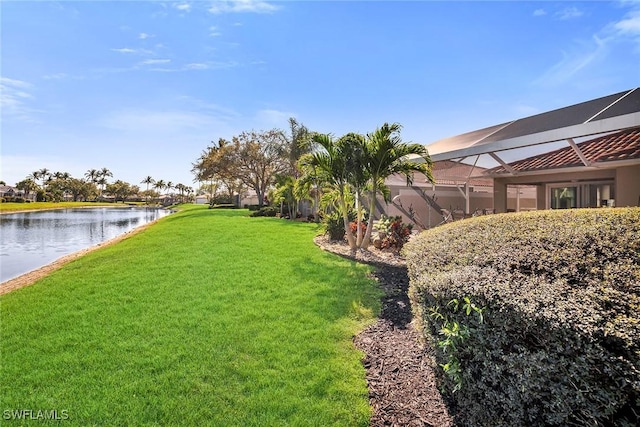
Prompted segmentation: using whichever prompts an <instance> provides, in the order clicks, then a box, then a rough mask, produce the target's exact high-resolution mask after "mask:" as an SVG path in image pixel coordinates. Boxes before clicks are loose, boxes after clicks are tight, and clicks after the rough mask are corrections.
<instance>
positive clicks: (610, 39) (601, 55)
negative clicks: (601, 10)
mask: <svg viewBox="0 0 640 427" xmlns="http://www.w3.org/2000/svg"><path fill="white" fill-rule="evenodd" d="M626 5H628V6H629V7H630V10H627V12H625V13H624V15H623V16H622V17H621V18H620V19H618V20H615V21H612V22H609V23H608V24H607V25H605V26H604V27H602V28H601V29H599V30H598V31H596V32H595V33H594V34H593V35H592V36H591V39H587V40H577V41H575V42H574V45H573V46H571V47H570V49H569V50H565V51H563V52H562V59H561V60H560V61H559V62H558V63H556V64H555V65H553V66H552V67H550V68H549V69H548V70H547V71H546V72H544V73H543V75H542V76H541V77H540V78H538V79H537V80H536V81H535V82H534V83H535V84H539V85H545V86H547V85H551V86H554V85H558V84H562V83H565V82H567V81H569V80H570V79H572V78H574V77H575V76H576V75H577V74H578V73H579V72H581V71H583V70H585V69H587V68H592V67H593V66H595V65H596V64H601V63H603V62H604V61H605V59H606V58H607V56H608V55H609V53H610V52H611V51H612V49H613V48H614V46H617V45H621V44H624V43H635V44H636V47H637V49H636V51H635V52H632V51H631V50H630V51H629V53H630V54H633V53H635V54H639V53H640V2H629V3H626ZM569 9H573V8H567V9H565V10H569ZM572 14H573V15H574V16H575V15H577V12H575V11H574V12H571V11H569V12H568V13H567V14H566V16H570V15H572ZM555 16H557V17H560V16H565V15H558V14H556V15H555Z"/></svg>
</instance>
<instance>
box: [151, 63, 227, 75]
mask: <svg viewBox="0 0 640 427" xmlns="http://www.w3.org/2000/svg"><path fill="white" fill-rule="evenodd" d="M158 64H159V63H158ZM237 66H238V63H237V62H235V61H227V62H222V61H220V62H216V61H207V62H190V63H187V64H184V65H181V66H176V67H171V68H168V67H163V68H151V69H149V70H148V71H161V72H165V73H175V72H180V71H204V70H222V69H225V68H233V67H237Z"/></svg>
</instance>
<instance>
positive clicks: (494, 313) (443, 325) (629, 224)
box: [405, 208, 640, 426]
mask: <svg viewBox="0 0 640 427" xmlns="http://www.w3.org/2000/svg"><path fill="white" fill-rule="evenodd" d="M405 254H406V257H407V265H408V269H409V275H410V279H411V285H410V291H409V292H410V298H411V302H412V308H413V310H414V314H415V318H416V320H417V323H418V326H419V327H420V328H422V330H423V332H424V334H425V336H426V337H427V338H429V337H431V339H433V341H434V343H435V347H436V349H437V351H436V359H437V362H438V363H439V364H440V365H441V366H443V367H444V370H443V371H442V376H441V380H442V388H443V391H445V393H448V394H449V396H450V397H451V398H452V400H453V402H454V403H455V404H456V405H455V406H456V407H457V415H456V417H457V419H458V420H459V422H460V423H462V424H463V425H474V426H501V425H503V426H517V425H527V426H535V425H593V426H596V425H621V426H624V425H630V426H631V425H640V209H639V208H622V209H621V208H616V209H606V208H603V209H583V210H568V211H538V212H529V213H521V214H506V215H492V216H484V217H477V218H472V219H469V220H465V221H461V222H456V223H452V224H447V225H444V226H441V227H437V228H435V229H432V230H429V231H425V232H423V233H422V234H420V235H419V236H417V237H416V238H415V239H414V240H413V241H411V242H410V243H409V244H407V246H406V250H405ZM465 297H466V298H468V299H467V300H466V302H465V300H464V298H465ZM452 301H453V302H452Z"/></svg>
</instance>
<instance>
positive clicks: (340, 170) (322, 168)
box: [300, 134, 357, 252]
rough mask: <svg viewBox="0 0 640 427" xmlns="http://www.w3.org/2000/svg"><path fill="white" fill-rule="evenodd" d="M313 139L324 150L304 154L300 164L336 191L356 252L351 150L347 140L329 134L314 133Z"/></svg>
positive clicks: (349, 239)
mask: <svg viewBox="0 0 640 427" xmlns="http://www.w3.org/2000/svg"><path fill="white" fill-rule="evenodd" d="M313 140H314V142H315V143H316V144H318V145H319V146H320V147H321V148H322V150H321V151H316V152H314V153H310V154H307V155H305V156H303V158H302V159H300V164H301V165H302V166H303V167H304V168H305V169H306V170H313V171H314V173H315V174H316V176H317V178H318V179H319V180H321V181H322V182H325V183H326V184H328V185H329V186H330V187H331V188H332V189H334V190H335V191H336V197H335V198H334V200H335V203H336V205H337V208H338V212H340V214H341V215H342V221H343V227H344V229H345V236H346V238H347V242H348V243H349V247H350V248H351V250H352V251H354V252H355V251H356V249H357V246H356V239H355V237H354V236H353V234H352V233H351V230H350V229H349V222H350V221H349V210H350V205H349V203H348V198H349V194H350V188H349V171H348V169H347V157H346V156H347V154H348V151H349V150H348V149H347V147H345V144H344V142H345V140H343V141H342V142H340V141H339V140H338V141H334V140H333V138H332V137H331V135H329V134H314V135H313Z"/></svg>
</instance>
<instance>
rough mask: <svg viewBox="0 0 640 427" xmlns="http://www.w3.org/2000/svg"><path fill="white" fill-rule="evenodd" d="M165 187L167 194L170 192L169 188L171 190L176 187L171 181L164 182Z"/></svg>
mask: <svg viewBox="0 0 640 427" xmlns="http://www.w3.org/2000/svg"><path fill="white" fill-rule="evenodd" d="M165 188H166V189H167V195H169V193H170V192H171V190H173V189H174V188H176V187H175V186H174V185H173V182H171V181H168V182H167V183H166V184H165Z"/></svg>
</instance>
